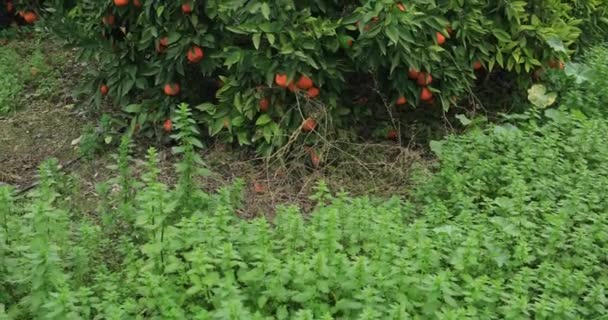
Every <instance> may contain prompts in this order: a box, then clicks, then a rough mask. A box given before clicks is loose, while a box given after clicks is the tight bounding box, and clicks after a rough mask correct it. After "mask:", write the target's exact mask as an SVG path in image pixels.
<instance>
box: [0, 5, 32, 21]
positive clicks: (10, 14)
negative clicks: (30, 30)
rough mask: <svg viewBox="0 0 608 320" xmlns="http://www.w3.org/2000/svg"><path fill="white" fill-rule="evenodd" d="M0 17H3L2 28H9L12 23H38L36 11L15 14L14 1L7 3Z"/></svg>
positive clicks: (22, 11) (0, 12) (20, 11)
mask: <svg viewBox="0 0 608 320" xmlns="http://www.w3.org/2000/svg"><path fill="white" fill-rule="evenodd" d="M2 11H4V12H2ZM2 13H3V14H2ZM0 15H2V21H1V22H2V23H1V26H8V25H10V24H12V23H17V24H34V23H36V21H38V14H37V13H36V11H35V10H19V11H16V12H15V4H14V3H13V1H12V0H8V1H6V3H5V4H4V10H0Z"/></svg>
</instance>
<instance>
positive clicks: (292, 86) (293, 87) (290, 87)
mask: <svg viewBox="0 0 608 320" xmlns="http://www.w3.org/2000/svg"><path fill="white" fill-rule="evenodd" d="M287 89H288V90H289V91H291V92H296V91H298V87H297V86H296V84H295V83H293V82H289V83H288V84H287Z"/></svg>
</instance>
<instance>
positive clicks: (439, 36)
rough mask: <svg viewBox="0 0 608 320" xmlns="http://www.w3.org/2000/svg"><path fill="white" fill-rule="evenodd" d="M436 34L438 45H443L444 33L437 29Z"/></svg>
mask: <svg viewBox="0 0 608 320" xmlns="http://www.w3.org/2000/svg"><path fill="white" fill-rule="evenodd" d="M436 36H437V44H438V45H442V44H444V43H445V36H444V35H443V33H441V32H439V31H437V33H436Z"/></svg>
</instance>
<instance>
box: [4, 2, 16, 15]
mask: <svg viewBox="0 0 608 320" xmlns="http://www.w3.org/2000/svg"><path fill="white" fill-rule="evenodd" d="M14 8H15V6H14V5H13V3H12V2H10V1H9V2H7V3H6V12H8V13H11V12H13V9H14Z"/></svg>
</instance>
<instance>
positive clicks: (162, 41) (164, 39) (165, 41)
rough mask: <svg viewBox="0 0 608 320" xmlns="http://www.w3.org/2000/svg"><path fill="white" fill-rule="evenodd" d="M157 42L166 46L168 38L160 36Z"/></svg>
mask: <svg viewBox="0 0 608 320" xmlns="http://www.w3.org/2000/svg"><path fill="white" fill-rule="evenodd" d="M158 44H160V45H161V46H163V47H168V46H169V38H168V37H162V38H160V40H159V41H158Z"/></svg>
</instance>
